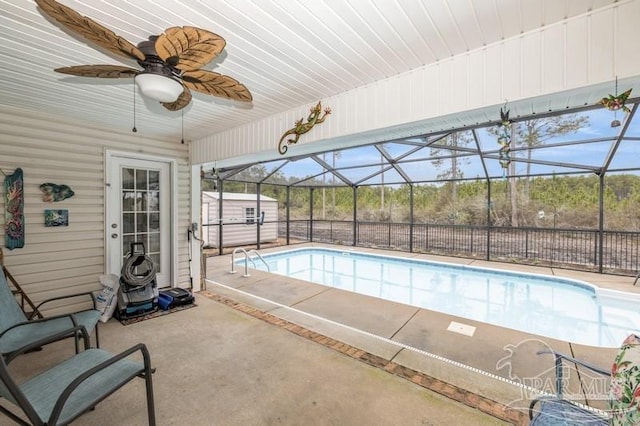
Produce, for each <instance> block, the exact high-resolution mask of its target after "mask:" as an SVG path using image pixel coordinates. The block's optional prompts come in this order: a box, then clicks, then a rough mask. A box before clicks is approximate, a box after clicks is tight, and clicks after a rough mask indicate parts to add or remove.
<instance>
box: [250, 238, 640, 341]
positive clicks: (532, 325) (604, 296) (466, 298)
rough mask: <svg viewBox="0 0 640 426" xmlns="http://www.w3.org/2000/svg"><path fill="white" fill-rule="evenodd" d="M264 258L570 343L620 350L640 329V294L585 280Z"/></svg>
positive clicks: (340, 256) (306, 257)
mask: <svg viewBox="0 0 640 426" xmlns="http://www.w3.org/2000/svg"><path fill="white" fill-rule="evenodd" d="M263 257H264V259H265V260H266V262H267V263H268V265H269V269H270V271H271V272H273V273H276V274H281V275H286V276H288V277H292V278H297V279H301V280H305V281H310V282H313V283H317V284H322V285H326V286H331V287H335V288H339V289H342V290H348V291H353V292H356V293H360V294H365V295H369V296H374V297H378V298H381V299H385V300H390V301H394V302H399V303H404V304H408V305H412V306H417V307H420V308H425V309H429V310H433V311H438V312H443V313H446V314H451V315H455V316H459V317H463V318H468V319H471V320H476V321H481V322H485V323H489V324H494V325H499V326H502V327H507V328H512V329H515V330H520V331H525V332H528V333H532V334H537V335H540V336H546V337H551V338H555V339H559V340H563V341H569V342H574V343H580V344H584V345H591V346H601V347H618V346H619V345H620V342H622V340H624V338H625V337H626V336H627V335H628V334H629V333H630V332H632V331H633V332H637V331H638V330H640V313H638V306H639V304H638V303H639V302H640V296H639V295H635V294H631V293H623V292H618V291H614V290H607V289H601V288H599V287H596V286H594V285H592V284H589V283H586V282H583V281H577V280H571V279H566V278H558V277H551V276H545V275H537V274H528V273H517V272H509V271H501V270H496V269H489V268H480V267H472V266H464V265H453V264H448V263H442V262H433V261H423V260H415V259H406V258H400V257H394V256H382V255H372V254H366V253H359V252H355V251H344V250H334V249H325V248H304V249H295V250H288V251H284V252H278V253H273V254H263ZM238 262H244V259H240V260H238ZM252 266H253V265H252ZM255 267H256V268H257V269H262V270H266V267H265V265H263V264H262V263H261V262H256V264H255Z"/></svg>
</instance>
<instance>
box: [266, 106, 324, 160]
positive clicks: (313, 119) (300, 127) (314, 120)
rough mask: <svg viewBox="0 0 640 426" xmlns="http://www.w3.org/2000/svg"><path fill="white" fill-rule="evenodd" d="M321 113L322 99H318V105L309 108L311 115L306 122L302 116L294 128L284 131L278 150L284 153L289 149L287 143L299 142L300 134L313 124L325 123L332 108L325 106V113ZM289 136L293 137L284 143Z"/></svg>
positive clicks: (311, 127) (309, 128) (308, 129)
mask: <svg viewBox="0 0 640 426" xmlns="http://www.w3.org/2000/svg"><path fill="white" fill-rule="evenodd" d="M320 113H322V104H321V103H320V101H318V103H317V104H316V106H314V107H312V108H311V109H310V110H309V116H308V117H307V121H306V123H303V119H302V118H301V119H300V120H298V121H296V124H295V126H294V127H293V128H292V129H289V130H287V131H286V132H284V134H283V135H282V137H281V138H280V142H278V152H279V153H280V154H282V155H284V154H285V153H286V152H287V149H288V148H287V145H291V144H296V143H298V140H299V139H300V135H303V134H305V133H307V132H308V131H310V130H311V129H313V126H315V125H316V124H320V123H323V122H324V120H325V119H326V118H327V115H329V114H331V108H325V109H324V114H322V116H321V115H320ZM287 136H293V137H292V138H289V139H287V140H286V142H287V143H286V145H283V142H285V138H286V137H287Z"/></svg>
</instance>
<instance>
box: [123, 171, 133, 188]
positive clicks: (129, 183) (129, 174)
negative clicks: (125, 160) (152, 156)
mask: <svg viewBox="0 0 640 426" xmlns="http://www.w3.org/2000/svg"><path fill="white" fill-rule="evenodd" d="M133 175H134V170H133V169H128V168H123V169H122V189H133V184H134V180H133Z"/></svg>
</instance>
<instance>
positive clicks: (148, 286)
mask: <svg viewBox="0 0 640 426" xmlns="http://www.w3.org/2000/svg"><path fill="white" fill-rule="evenodd" d="M156 269H157V268H156V265H155V263H154V262H153V259H151V258H150V257H149V256H147V254H146V252H145V249H144V243H131V251H130V252H129V253H128V254H127V257H126V259H125V260H124V263H123V264H122V270H121V274H120V288H119V289H118V309H116V312H115V314H116V317H117V318H118V319H129V318H135V317H139V316H142V315H145V314H148V313H151V312H155V311H157V310H158V284H157V282H156Z"/></svg>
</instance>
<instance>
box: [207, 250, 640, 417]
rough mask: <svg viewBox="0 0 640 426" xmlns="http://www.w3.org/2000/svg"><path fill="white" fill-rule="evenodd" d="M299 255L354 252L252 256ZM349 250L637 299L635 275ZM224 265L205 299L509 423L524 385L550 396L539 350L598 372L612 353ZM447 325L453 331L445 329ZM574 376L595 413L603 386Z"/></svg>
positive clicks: (212, 273) (216, 267)
mask: <svg viewBox="0 0 640 426" xmlns="http://www.w3.org/2000/svg"><path fill="white" fill-rule="evenodd" d="M302 247H330V248H343V249H349V250H351V249H353V247H339V246H335V245H323V244H299V245H295V246H289V247H280V248H271V249H265V250H261V251H260V252H261V253H269V252H273V251H282V250H287V249H292V248H302ZM356 250H357V251H361V252H370V253H377V254H385V255H391V256H400V257H406V258H419V259H427V260H435V261H439V262H449V263H455V264H464V265H474V266H483V267H489V268H496V269H506V270H512V271H519V272H532V273H538V274H545V275H554V276H558V277H566V278H573V279H578V280H582V281H586V282H589V283H592V284H594V285H596V286H599V287H603V288H609V289H614V290H620V291H627V292H632V293H640V289H639V288H637V287H634V286H633V281H634V278H633V277H622V276H612V275H603V274H596V273H588V272H580V271H569V270H562V269H556V268H549V267H534V266H528V265H516V264H509V263H498V262H487V261H481V260H474V259H462V258H452V257H444V256H430V255H421V254H416V253H404V252H396V251H388V250H377V249H366V248H357V249H356ZM230 266H231V256H230V255H223V256H214V257H210V258H208V259H207V278H208V280H209V281H208V283H207V291H203V292H202V294H203V295H206V296H209V297H211V298H213V299H216V300H218V301H220V302H222V303H225V304H227V305H229V306H233V307H235V308H236V309H239V310H243V311H245V312H246V313H248V314H250V315H253V316H256V317H258V318H261V319H263V320H265V321H267V322H269V323H272V324H274V325H278V326H281V327H285V328H287V329H289V330H290V331H292V332H294V333H296V334H299V335H302V336H303V337H307V338H309V339H311V340H314V341H316V342H317V343H320V344H322V345H325V346H329V347H332V348H334V349H336V350H340V351H343V352H345V353H346V354H347V355H349V356H352V357H354V358H357V359H360V360H362V361H364V362H367V363H369V364H371V365H376V366H378V367H379V368H381V369H383V370H386V371H388V372H390V373H392V374H396V375H399V376H401V377H404V378H406V379H408V380H411V381H413V382H415V383H418V384H420V385H422V386H424V387H425V388H428V389H431V390H433V391H435V392H438V393H441V394H444V395H446V396H448V397H450V398H452V399H455V400H457V401H460V402H463V403H465V404H467V405H469V406H472V407H474V408H477V409H479V410H481V411H484V412H487V413H489V414H491V415H494V416H496V417H498V418H501V419H503V420H506V421H509V422H512V423H526V417H525V414H526V413H525V411H526V407H528V404H529V401H530V398H531V396H532V394H533V390H532V389H531V388H529V387H528V386H529V385H534V386H535V387H537V388H540V387H542V388H543V389H545V390H548V391H553V389H552V388H551V386H552V385H553V365H554V364H553V359H552V358H551V356H545V355H541V356H538V355H536V352H537V351H539V350H543V349H545V348H552V349H554V350H556V351H559V352H563V353H566V354H570V355H572V356H574V357H576V358H578V359H581V360H584V361H586V362H589V363H591V364H594V365H598V366H602V367H604V368H605V369H607V368H608V366H610V365H611V363H612V361H613V358H614V357H615V354H616V353H617V349H616V348H595V347H591V346H584V345H578V344H571V343H568V342H563V341H559V340H555V339H549V338H546V337H541V336H537V335H532V334H527V333H523V332H519V331H515V330H512V329H507V328H503V327H497V326H493V325H490V324H486V323H482V322H477V321H472V320H468V319H465V318H460V317H455V316H452V315H447V314H442V313H438V312H434V311H430V310H426V309H421V308H417V307H413V306H408V305H403V304H400V303H395V302H389V301H384V300H381V299H377V298H373V297H369V296H364V295H359V294H355V293H352V292H348V291H344V290H339V289H334V288H329V287H326V286H322V285H318V284H312V283H308V282H305V281H300V280H296V279H292V278H287V277H283V276H279V275H275V274H270V273H266V272H261V271H256V270H251V271H250V274H251V276H250V277H244V276H243V272H244V270H243V268H238V272H237V273H236V274H231V273H229V270H230ZM545 320H547V319H545V318H539V321H545ZM452 326H453V329H454V331H451V330H450V329H451V328H452ZM469 326H470V327H475V331H474V332H473V334H472V335H468V334H470V333H467V334H464V333H465V332H466V331H467V330H468V327H469ZM349 351H351V353H349ZM573 371H575V372H577V373H578V374H572V373H571V371H570V372H568V375H567V377H568V379H569V386H568V387H567V388H566V389H567V394H568V395H571V397H572V398H574V399H576V400H578V401H580V402H585V403H588V404H590V405H593V406H595V407H602V406H603V405H602V404H603V402H602V401H599V400H598V399H600V398H604V396H605V395H606V391H607V390H608V389H604V387H605V384H604V382H602V379H601V378H598V377H594V375H593V374H591V373H588V372H586V371H582V370H573Z"/></svg>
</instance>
